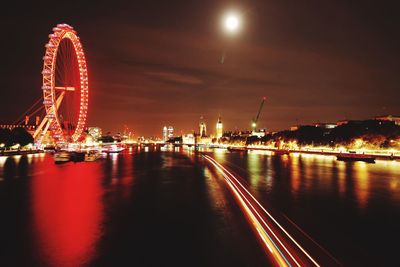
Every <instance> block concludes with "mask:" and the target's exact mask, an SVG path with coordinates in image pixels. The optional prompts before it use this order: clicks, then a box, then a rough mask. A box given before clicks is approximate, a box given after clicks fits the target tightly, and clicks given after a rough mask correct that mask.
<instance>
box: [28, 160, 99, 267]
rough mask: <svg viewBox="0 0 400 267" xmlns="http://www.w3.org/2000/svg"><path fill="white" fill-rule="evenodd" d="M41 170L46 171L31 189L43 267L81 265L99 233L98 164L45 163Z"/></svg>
mask: <svg viewBox="0 0 400 267" xmlns="http://www.w3.org/2000/svg"><path fill="white" fill-rule="evenodd" d="M40 168H46V172H45V174H43V175H37V176H36V177H35V179H32V187H31V188H32V210H33V231H34V235H35V236H36V238H35V241H36V242H37V249H38V250H39V253H40V254H41V255H42V256H41V258H44V259H46V260H47V264H46V265H51V266H80V265H82V264H84V263H86V262H88V261H89V260H90V259H91V258H92V257H93V253H94V251H95V245H96V241H97V240H98V239H99V237H100V234H101V231H100V223H101V220H102V216H103V214H102V202H101V196H102V188H101V185H100V183H101V180H100V178H101V175H100V165H99V164H96V163H93V164H72V163H68V164H66V165H61V166H57V165H55V164H54V163H53V162H52V161H47V162H45V164H43V165H41V166H40Z"/></svg>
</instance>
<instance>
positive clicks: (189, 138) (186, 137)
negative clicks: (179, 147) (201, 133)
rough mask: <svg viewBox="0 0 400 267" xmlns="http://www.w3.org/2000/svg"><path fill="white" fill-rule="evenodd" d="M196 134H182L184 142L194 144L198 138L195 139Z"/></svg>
mask: <svg viewBox="0 0 400 267" xmlns="http://www.w3.org/2000/svg"><path fill="white" fill-rule="evenodd" d="M195 138H196V137H195V136H194V134H185V135H183V136H182V144H184V145H194V144H195V142H196V140H195Z"/></svg>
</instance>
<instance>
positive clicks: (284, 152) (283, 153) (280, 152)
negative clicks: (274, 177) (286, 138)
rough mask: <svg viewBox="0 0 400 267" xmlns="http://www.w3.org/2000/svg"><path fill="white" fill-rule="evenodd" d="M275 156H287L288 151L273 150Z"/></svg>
mask: <svg viewBox="0 0 400 267" xmlns="http://www.w3.org/2000/svg"><path fill="white" fill-rule="evenodd" d="M274 154H275V155H289V150H287V149H277V150H274Z"/></svg>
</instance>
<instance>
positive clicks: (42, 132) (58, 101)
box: [33, 92, 65, 141]
mask: <svg viewBox="0 0 400 267" xmlns="http://www.w3.org/2000/svg"><path fill="white" fill-rule="evenodd" d="M64 95H65V92H62V93H61V94H60V96H59V97H58V98H57V100H56V107H57V109H58V108H59V107H60V105H61V102H62V100H63V98H64ZM46 123H47V124H46ZM50 123H51V121H49V119H48V118H47V117H45V118H44V119H43V120H42V122H41V123H40V124H39V126H38V127H37V129H36V131H35V132H34V133H33V138H34V139H36V137H38V136H39V134H40V136H41V137H40V138H39V140H40V141H41V139H42V137H43V136H44V135H45V134H46V132H47V130H48V129H49V126H50ZM45 125H46V127H45V128H44V129H43V127H44V126H45ZM42 129H43V131H42ZM39 140H38V141H39Z"/></svg>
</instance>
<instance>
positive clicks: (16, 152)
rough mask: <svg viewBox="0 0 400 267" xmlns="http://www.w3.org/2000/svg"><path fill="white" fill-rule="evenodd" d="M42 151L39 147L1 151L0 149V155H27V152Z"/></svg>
mask: <svg viewBox="0 0 400 267" xmlns="http://www.w3.org/2000/svg"><path fill="white" fill-rule="evenodd" d="M43 152H44V151H43V150H41V149H29V150H3V151H0V156H15V155H28V154H36V153H43Z"/></svg>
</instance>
